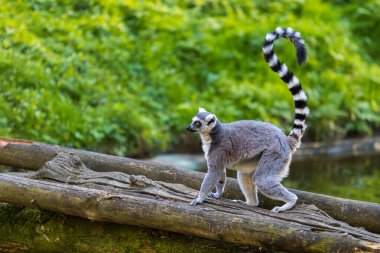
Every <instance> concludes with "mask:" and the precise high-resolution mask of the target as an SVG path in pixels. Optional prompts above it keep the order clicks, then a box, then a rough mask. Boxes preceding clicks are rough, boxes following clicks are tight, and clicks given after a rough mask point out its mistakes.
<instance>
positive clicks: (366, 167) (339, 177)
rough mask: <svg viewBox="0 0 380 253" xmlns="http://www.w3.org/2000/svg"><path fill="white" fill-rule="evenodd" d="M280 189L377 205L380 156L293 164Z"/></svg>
mask: <svg viewBox="0 0 380 253" xmlns="http://www.w3.org/2000/svg"><path fill="white" fill-rule="evenodd" d="M284 185H286V186H287V187H290V188H294V189H298V190H304V191H310V192H316V193H323V194H327V195H332V196H337V197H342V198H347V199H355V200H363V201H370V202H375V203H380V187H379V185H380V156H379V155H372V156H362V157H349V158H341V159H331V158H327V157H324V158H319V159H318V160H311V161H302V162H301V161H299V162H293V163H292V165H291V169H290V174H289V177H288V178H286V179H285V180H284Z"/></svg>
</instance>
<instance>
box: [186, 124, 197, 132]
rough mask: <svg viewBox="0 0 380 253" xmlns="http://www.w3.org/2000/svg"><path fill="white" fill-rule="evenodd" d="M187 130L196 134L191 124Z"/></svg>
mask: <svg viewBox="0 0 380 253" xmlns="http://www.w3.org/2000/svg"><path fill="white" fill-rule="evenodd" d="M186 130H187V131H190V132H196V130H195V129H194V128H193V127H192V126H191V124H190V125H188V126H187V127H186Z"/></svg>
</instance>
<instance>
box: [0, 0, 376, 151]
mask: <svg viewBox="0 0 380 253" xmlns="http://www.w3.org/2000/svg"><path fill="white" fill-rule="evenodd" d="M377 4H378V1H368V3H367V2H366V4H363V3H362V2H360V1H357V2H356V1H352V2H351V1H349V2H346V1H343V2H342V1H336V2H333V1H332V2H331V3H329V2H326V1H322V0H317V1H311V0H298V1H291V0H281V1H255V2H253V1H230V0H220V1H208V0H197V1H174V0H171V1H170V0H167V1H153V0H152V1H122V0H107V1H104V0H103V1H100V0H86V1H84V0H78V1H69V0H57V1H49V0H27V1H21V0H15V1H2V2H1V3H0V18H1V20H2V22H0V54H1V56H2V57H0V71H1V76H0V88H1V89H0V90H1V94H2V96H0V112H1V114H0V135H6V136H11V137H19V138H27V139H34V140H39V141H44V142H49V143H56V144H61V145H68V146H72V147H77V148H86V149H96V150H100V151H103V152H110V153H114V154H119V155H123V154H128V155H137V154H139V155H143V154H146V152H152V151H155V150H159V149H160V150H162V149H165V148H167V146H168V144H171V143H174V142H175V141H176V139H177V138H178V135H179V134H180V133H181V132H183V131H184V128H185V126H186V125H187V124H188V123H189V121H190V119H191V118H192V116H193V115H194V113H195V112H196V110H197V108H198V107H205V108H206V109H208V110H210V111H213V112H215V113H216V114H217V115H218V117H219V118H220V119H221V120H222V121H232V120H239V119H257V120H264V121H270V122H273V123H274V124H277V125H279V126H281V127H283V128H285V130H286V131H288V130H289V128H290V126H291V125H292V117H293V106H292V98H291V96H290V94H289V92H288V91H287V88H286V86H285V85H284V84H283V83H281V81H280V80H279V78H278V76H276V74H275V73H272V72H271V71H270V69H269V67H268V66H267V64H266V63H265V61H264V59H263V56H262V53H261V44H262V42H263V39H264V36H265V34H266V33H267V32H270V31H272V30H274V29H275V28H276V27H277V26H283V27H287V26H290V27H293V28H294V29H296V30H299V31H300V32H301V33H302V34H303V36H304V38H305V40H306V45H307V48H308V51H309V61H308V62H307V63H306V65H304V66H302V67H298V66H297V64H296V59H295V50H294V48H293V46H292V45H291V44H290V43H289V42H286V41H279V42H277V43H276V51H277V52H278V55H279V57H280V58H282V59H286V63H287V64H288V66H289V67H290V68H291V69H292V70H294V72H295V73H296V74H297V76H298V77H299V79H300V80H301V81H302V83H303V86H304V88H305V90H306V92H307V94H308V96H309V101H310V102H309V104H310V107H311V114H310V117H309V120H308V125H309V128H308V135H309V136H310V137H311V138H314V139H318V140H320V139H324V138H337V137H338V138H339V137H344V136H345V135H346V134H347V133H349V132H359V133H371V129H373V128H374V127H379V126H380V117H379V116H378V115H379V113H380V100H379V97H380V89H379V88H380V78H379V77H380V67H379V62H378V60H377V59H379V58H378V54H379V53H378V50H377V49H376V47H377V44H378V42H379V38H380V37H379V36H378V34H379V33H380V28H378V27H377V26H376V25H375V24H376V23H378V16H377V15H376V13H374V15H372V14H373V10H374V9H373V8H372V6H373V5H377ZM357 7H360V8H359V9H358V8H357ZM371 13H372V14H371ZM363 19H364V20H363ZM376 54H377V55H376Z"/></svg>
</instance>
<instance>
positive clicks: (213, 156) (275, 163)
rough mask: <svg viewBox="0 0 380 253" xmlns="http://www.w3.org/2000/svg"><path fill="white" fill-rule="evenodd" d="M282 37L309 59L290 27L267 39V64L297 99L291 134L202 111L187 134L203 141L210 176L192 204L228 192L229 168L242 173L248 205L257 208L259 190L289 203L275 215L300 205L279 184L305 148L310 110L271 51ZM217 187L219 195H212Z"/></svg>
mask: <svg viewBox="0 0 380 253" xmlns="http://www.w3.org/2000/svg"><path fill="white" fill-rule="evenodd" d="M281 37H284V38H288V39H290V40H291V41H292V42H293V43H294V44H295V46H296V49H297V55H298V60H299V62H300V63H301V62H303V61H304V60H305V59H306V49H305V47H304V42H303V40H302V39H301V37H300V34H299V33H298V32H295V31H293V30H292V29H290V28H286V29H283V28H277V29H276V31H274V32H273V33H270V34H268V35H267V37H266V40H265V43H264V46H263V51H264V55H265V58H266V60H267V61H268V64H269V65H270V66H271V68H272V70H273V71H275V72H278V73H279V75H280V77H281V79H282V80H283V81H284V82H285V83H287V85H288V87H289V90H290V92H291V93H292V94H293V98H294V102H295V107H296V114H295V121H294V125H293V128H292V130H291V133H290V134H289V135H288V136H286V135H285V134H284V133H283V131H282V130H281V129H279V128H277V127H276V126H274V125H272V124H270V123H265V122H260V121H255V120H242V121H237V122H232V123H221V122H219V120H218V119H217V117H216V116H215V115H214V114H212V113H210V112H207V111H206V110H205V109H203V108H200V109H199V112H198V113H197V114H196V116H195V117H194V118H193V122H192V123H191V124H190V125H189V126H188V127H187V129H188V130H189V131H191V132H198V133H199V134H200V136H201V139H202V148H203V151H204V153H205V157H206V160H207V174H206V176H205V178H204V180H203V182H202V185H201V189H200V191H199V195H198V197H197V198H196V199H194V200H193V201H192V202H191V205H196V204H199V203H202V202H203V201H204V200H205V198H206V197H207V196H209V197H215V198H220V196H221V195H222V193H223V191H224V188H225V181H226V180H225V179H226V172H225V171H226V168H229V169H233V170H237V171H238V176H237V177H238V182H239V186H240V189H241V190H242V192H243V194H244V196H245V199H246V202H245V203H246V204H247V205H252V206H257V205H258V203H259V202H258V198H257V190H259V191H260V192H261V193H263V194H264V195H266V196H267V197H270V198H272V199H276V200H281V201H284V202H285V204H284V205H282V206H280V207H275V208H273V209H272V212H282V211H286V210H289V209H291V208H292V207H293V206H294V205H295V203H296V202H297V196H296V195H295V194H294V193H292V192H290V191H288V190H287V189H286V188H285V187H284V186H283V185H282V184H281V181H282V180H283V179H284V178H285V177H286V176H287V175H288V172H289V164H290V162H291V158H292V153H294V152H295V151H296V149H297V148H298V147H299V145H300V143H301V137H302V135H303V133H304V131H305V129H306V123H305V119H306V116H307V115H308V113H309V109H308V107H307V104H306V100H307V97H306V94H305V93H304V91H303V90H302V87H301V84H300V83H299V81H298V79H297V78H296V77H295V76H294V75H293V74H292V73H291V72H290V71H288V69H287V67H286V65H285V64H282V63H281V62H279V61H278V59H277V56H276V55H275V54H274V52H273V42H274V41H275V40H276V39H278V38H281ZM215 186H216V192H215V193H212V192H211V191H212V189H213V188H214V187H215Z"/></svg>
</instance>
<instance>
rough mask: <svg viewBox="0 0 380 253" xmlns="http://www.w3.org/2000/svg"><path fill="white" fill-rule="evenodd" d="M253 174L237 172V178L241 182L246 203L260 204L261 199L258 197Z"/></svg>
mask: <svg viewBox="0 0 380 253" xmlns="http://www.w3.org/2000/svg"><path fill="white" fill-rule="evenodd" d="M252 176H253V172H251V173H244V172H241V171H238V172H237V180H238V182H239V186H240V189H241V191H242V192H243V195H244V197H245V203H246V204H247V205H249V206H257V205H258V204H259V199H258V198H257V188H256V185H255V183H254V182H253V179H252ZM238 202H239V201H238Z"/></svg>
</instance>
